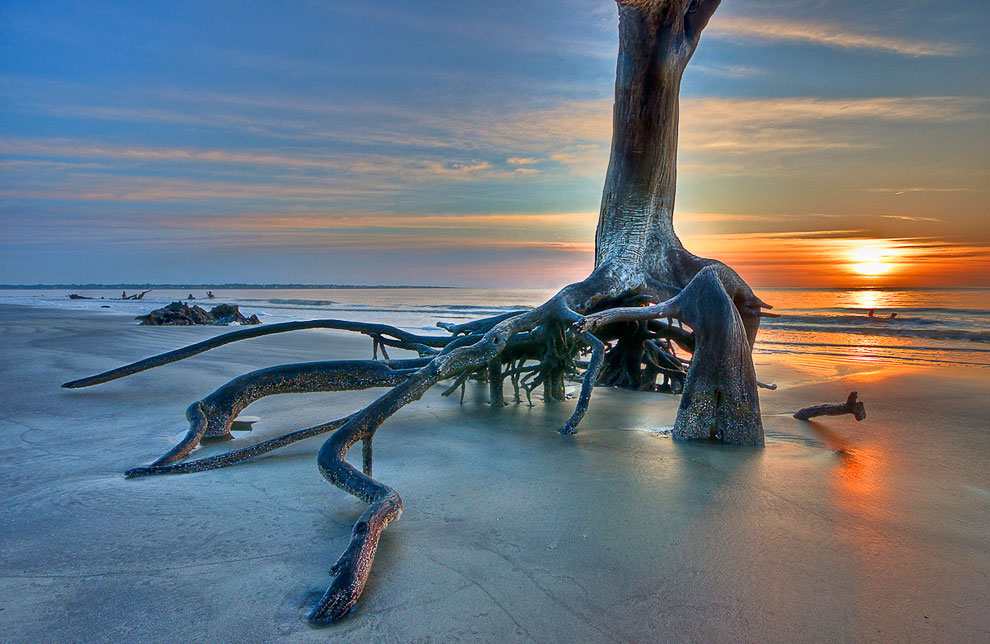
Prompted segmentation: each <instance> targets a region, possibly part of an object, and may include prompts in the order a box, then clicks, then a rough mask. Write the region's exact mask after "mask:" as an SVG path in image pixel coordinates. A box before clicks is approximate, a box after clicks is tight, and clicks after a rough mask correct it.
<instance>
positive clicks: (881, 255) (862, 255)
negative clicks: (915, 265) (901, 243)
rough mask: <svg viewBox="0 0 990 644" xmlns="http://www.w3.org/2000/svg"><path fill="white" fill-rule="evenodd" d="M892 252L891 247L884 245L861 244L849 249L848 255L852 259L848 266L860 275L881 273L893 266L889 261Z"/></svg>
mask: <svg viewBox="0 0 990 644" xmlns="http://www.w3.org/2000/svg"><path fill="white" fill-rule="evenodd" d="M894 254H895V252H894V250H893V249H891V248H887V247H884V246H875V245H869V246H861V247H859V248H856V249H854V250H852V251H850V253H849V256H850V258H851V259H852V261H853V263H852V264H851V265H850V268H852V270H854V271H855V272H857V273H859V274H860V275H868V276H875V275H883V274H884V273H887V272H889V271H890V269H892V268H893V267H894V265H893V264H892V263H891V262H890V259H891V258H892V257H893V255H894Z"/></svg>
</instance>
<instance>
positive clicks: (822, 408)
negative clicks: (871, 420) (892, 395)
mask: <svg viewBox="0 0 990 644" xmlns="http://www.w3.org/2000/svg"><path fill="white" fill-rule="evenodd" d="M856 395H857V394H856V392H855V391H854V392H852V393H850V394H849V398H847V399H846V402H844V403H843V404H841V405H815V406H814V407H805V408H804V409H802V410H800V411H799V412H798V413H796V414H794V417H795V418H797V419H798V420H809V419H811V418H814V417H815V416H841V415H842V414H852V415H853V416H855V417H856V420H863V419H864V418H866V407H865V406H864V405H863V401H861V400H856Z"/></svg>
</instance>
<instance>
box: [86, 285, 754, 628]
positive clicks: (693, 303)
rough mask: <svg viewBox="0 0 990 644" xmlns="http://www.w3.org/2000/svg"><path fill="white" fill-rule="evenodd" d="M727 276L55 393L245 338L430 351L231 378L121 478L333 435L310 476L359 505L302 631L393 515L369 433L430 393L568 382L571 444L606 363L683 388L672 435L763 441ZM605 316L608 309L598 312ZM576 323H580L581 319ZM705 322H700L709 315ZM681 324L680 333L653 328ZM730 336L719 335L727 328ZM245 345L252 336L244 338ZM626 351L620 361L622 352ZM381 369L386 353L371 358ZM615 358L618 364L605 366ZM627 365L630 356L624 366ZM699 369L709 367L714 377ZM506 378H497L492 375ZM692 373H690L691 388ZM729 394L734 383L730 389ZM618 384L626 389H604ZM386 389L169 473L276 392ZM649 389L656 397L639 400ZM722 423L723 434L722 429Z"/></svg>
mask: <svg viewBox="0 0 990 644" xmlns="http://www.w3.org/2000/svg"><path fill="white" fill-rule="evenodd" d="M733 276H734V273H729V272H727V271H726V270H724V269H723V268H722V267H721V265H707V266H706V267H705V268H703V269H702V270H700V271H699V272H698V274H697V275H696V276H695V277H694V278H693V279H692V280H691V281H690V282H689V284H688V285H687V286H686V287H685V288H684V289H682V290H681V291H680V293H679V294H678V295H677V296H675V297H674V298H671V299H670V300H666V301H664V302H661V303H659V304H656V305H652V306H633V307H622V306H621V305H622V304H626V303H641V302H643V301H644V299H649V300H653V301H655V300H656V297H655V296H648V297H646V298H644V293H642V292H639V291H636V290H634V291H632V292H630V291H629V290H628V289H625V288H623V287H622V285H621V283H620V282H618V281H617V280H616V279H615V278H614V274H613V273H612V272H611V271H609V270H608V269H607V268H602V269H600V270H598V271H596V272H595V273H593V274H592V276H591V277H589V278H588V279H587V280H585V281H584V282H580V283H577V284H573V285H571V286H568V287H566V288H564V289H563V290H561V292H560V293H558V294H557V295H556V296H555V297H554V298H552V299H550V300H549V301H548V302H546V303H545V304H543V305H542V306H540V307H538V308H536V309H533V310H531V311H525V312H513V313H510V314H505V315H501V316H496V317H494V318H488V319H486V320H478V321H476V322H471V323H467V324H460V325H441V326H442V327H443V328H445V329H447V330H448V331H449V332H450V333H451V335H450V336H449V337H433V336H416V335H413V334H408V333H406V332H403V331H400V330H398V329H393V328H392V327H386V326H384V325H366V324H354V325H352V324H345V323H342V322H341V321H337V320H332V321H330V320H317V321H313V322H305V323H288V324H286V325H272V326H271V327H268V328H267V329H266V330H267V331H268V333H244V332H243V330H238V331H234V332H232V333H229V334H226V335H224V336H219V337H216V338H212V339H211V340H208V341H206V342H201V343H197V344H194V345H192V346H190V347H186V348H184V349H179V350H176V351H172V352H169V353H166V354H162V355H161V356H155V357H152V358H148V359H146V360H142V361H140V362H137V363H134V364H133V365H128V366H127V367H122V368H120V369H115V370H113V371H109V372H106V374H101V375H100V376H94V377H91V378H85V379H82V380H77V381H74V382H73V383H68V384H69V385H71V386H73V387H81V386H87V385H89V384H95V383H98V382H106V381H107V380H112V379H115V378H119V377H121V376H122V375H127V374H128V373H136V372H137V371H141V370H144V369H148V368H151V367H153V366H158V365H162V364H167V363H169V362H174V361H176V360H180V359H182V358H183V357H188V356H191V355H195V354H197V353H201V352H202V351H206V350H208V349H211V348H215V347H218V346H222V345H224V344H227V343H230V342H234V341H237V340H241V339H246V338H248V337H257V336H259V335H268V334H270V333H278V332H285V331H292V330H297V329H301V328H334V329H346V330H354V331H358V332H361V333H365V334H366V335H369V337H371V338H372V342H373V347H374V353H375V354H377V351H378V350H379V349H381V350H382V351H383V354H384V345H385V344H386V341H387V343H388V344H389V345H390V346H398V347H399V348H405V349H413V350H416V349H417V348H419V347H429V348H431V349H433V350H436V351H438V352H437V353H436V354H435V355H432V356H428V357H421V358H416V359H409V360H387V359H386V360H335V361H325V362H310V363H301V364H292V365H282V366H278V367H270V368H266V369H259V370H257V371H254V372H251V373H248V374H245V375H243V376H240V377H239V378H235V379H234V380H232V381H230V382H229V383H227V384H225V385H223V386H222V387H220V388H219V389H217V390H216V391H214V392H213V393H212V394H210V395H209V396H207V397H206V398H204V399H203V400H201V401H198V402H196V403H193V404H192V405H191V406H190V407H189V409H188V410H187V418H188V419H189V421H190V428H189V431H188V432H187V435H186V437H185V438H184V439H183V440H182V441H180V443H179V444H178V445H176V447H175V448H173V449H172V450H170V451H169V452H168V453H167V454H165V455H164V456H162V457H161V458H159V459H158V460H156V461H155V462H154V463H153V464H152V465H150V466H147V467H138V468H134V469H132V470H129V471H128V472H127V473H126V475H127V476H128V477H141V476H150V475H158V474H181V473H189V472H199V471H204V470H209V469H216V468H220V467H226V466H229V465H234V464H237V463H242V462H245V461H247V460H250V459H252V458H255V457H257V456H259V455H261V454H265V453H267V452H270V451H272V450H275V449H278V448H280V447H282V446H285V445H288V444H291V443H293V442H295V441H298V440H302V439H305V438H310V437H312V436H316V435H319V434H322V433H326V432H331V431H332V432H333V433H332V434H331V436H330V438H329V439H327V441H326V442H325V444H324V445H323V447H322V448H321V450H320V453H319V457H318V463H319V467H320V471H321V473H322V474H323V476H324V477H325V478H326V479H327V480H328V481H329V482H331V483H333V484H334V485H336V486H337V487H339V488H341V489H343V490H344V491H346V492H348V493H350V494H352V495H354V496H356V497H358V498H360V499H361V500H363V501H365V502H366V503H368V504H369V507H368V509H367V511H366V512H365V513H364V514H363V515H362V516H361V518H360V519H359V520H358V522H357V524H356V525H355V527H354V530H353V532H352V536H351V542H350V545H348V547H347V548H346V549H345V551H344V553H343V554H342V555H341V556H340V558H339V559H338V561H337V563H336V564H335V565H334V567H333V569H332V570H331V572H332V574H333V576H334V578H333V581H332V583H331V585H330V587H329V588H328V590H327V592H326V593H325V595H324V596H323V598H322V599H321V600H320V602H319V604H318V605H317V606H316V608H315V609H314V610H313V612H312V614H311V615H310V618H311V619H313V620H314V621H334V620H336V619H339V618H340V617H342V616H343V615H345V614H347V612H348V611H349V610H350V608H351V607H352V606H353V605H354V603H355V602H356V601H357V598H358V596H359V595H360V593H361V591H362V589H363V588H364V585H365V583H366V581H367V577H368V573H369V571H370V569H371V563H372V561H373V559H374V555H375V552H376V550H377V547H378V540H379V538H380V536H381V533H382V531H383V530H385V528H387V527H388V525H389V524H390V523H391V522H392V521H395V520H396V519H397V518H398V517H399V515H400V514H401V510H402V500H401V498H400V497H399V495H398V493H397V492H396V491H395V490H393V489H392V488H390V487H388V486H387V485H385V484H383V483H381V482H379V481H377V480H375V479H374V478H372V467H373V463H372V460H373V459H372V457H373V452H372V444H373V440H374V435H375V432H376V431H377V429H378V427H380V426H381V424H382V423H383V422H384V421H385V420H386V419H387V418H388V417H390V416H391V415H392V414H394V413H395V412H396V411H397V410H398V409H400V408H402V407H403V406H405V405H407V404H409V403H410V402H413V401H415V400H418V399H419V398H420V397H421V396H422V395H423V394H424V393H425V392H426V391H427V390H428V389H429V388H430V387H432V386H433V385H435V384H437V383H438V382H440V381H442V380H451V381H452V382H453V384H452V385H451V386H450V387H449V389H448V391H447V392H445V393H452V392H453V391H456V389H457V388H458V387H463V385H464V383H465V382H466V381H467V380H468V379H469V378H471V377H472V376H473V377H478V378H487V380H488V384H489V394H490V401H491V403H492V404H493V405H499V406H500V405H503V404H505V401H504V394H503V387H504V382H505V380H506V379H509V380H510V381H511V382H512V384H513V386H514V387H515V389H516V401H517V402H518V401H519V390H520V389H522V390H524V391H525V392H526V395H527V399H529V396H530V393H531V392H532V390H533V389H534V388H536V387H538V386H542V387H543V389H544V399H545V400H547V401H550V400H562V399H563V398H564V395H563V388H564V380H565V378H569V377H570V378H573V377H575V376H577V375H580V376H581V391H580V395H579V397H578V400H577V404H576V406H575V409H574V412H573V413H572V415H571V416H570V418H568V419H567V421H566V422H565V423H564V425H563V426H562V427H561V428H560V432H561V433H563V434H572V433H574V432H575V431H576V429H577V426H578V424H579V423H580V422H581V420H582V418H583V417H584V415H585V413H586V411H587V409H588V406H589V403H590V399H591V393H592V390H593V388H594V386H595V384H596V383H600V382H602V379H601V376H600V374H603V373H604V371H605V367H606V366H607V362H608V359H609V358H608V356H610V355H611V356H613V358H612V362H613V366H615V365H618V366H619V367H620V368H621V369H622V371H623V373H625V374H626V377H627V378H628V381H627V382H628V383H629V384H636V383H638V384H636V386H637V388H646V387H644V386H643V383H644V382H651V383H652V382H654V381H655V380H656V378H657V377H658V375H663V376H664V377H665V378H669V379H673V378H678V379H679V382H682V383H686V386H685V395H684V396H682V401H681V408H680V409H679V411H678V418H677V424H675V434H676V435H677V436H679V437H685V438H695V437H699V436H700V437H704V438H717V439H720V440H723V441H728V442H737V443H748V444H758V443H760V442H762V427H761V425H760V424H759V406H758V400H756V397H755V386H756V385H755V375H754V373H753V370H752V361H751V359H750V358H749V349H750V346H749V342H748V338H747V335H746V331H745V328H744V325H743V323H742V320H741V317H740V314H739V312H738V310H737V308H736V305H735V304H734V303H733V300H732V299H731V297H730V295H729V293H728V292H727V291H726V287H725V282H728V283H730V284H732V283H733V282H732V280H733V279H734V278H733ZM615 304H618V305H620V306H617V307H614V308H605V309H604V310H602V307H603V306H605V307H608V306H612V305H615ZM578 311H582V312H588V311H597V312H596V313H590V314H588V315H587V316H582V315H581V314H580V313H579V312H578ZM713 311H714V312H716V314H715V315H714V316H713V315H712V312H713ZM663 318H668V319H670V320H674V319H676V320H684V322H685V323H687V324H688V325H689V326H690V327H691V329H692V330H686V329H684V328H682V327H680V326H675V325H674V324H673V323H672V322H670V321H668V322H664V321H663V320H662V319H663ZM727 328H728V329H729V333H728V335H726V329H727ZM247 331H249V332H254V331H257V329H248V330H247ZM673 342H676V343H677V344H678V345H680V346H681V348H685V347H687V348H691V349H694V350H695V356H696V358H697V356H706V359H705V361H704V362H703V363H700V362H699V361H698V360H697V359H695V360H692V361H690V365H691V366H690V368H689V369H688V371H687V373H686V374H685V372H684V369H683V363H684V362H685V361H683V360H682V359H681V358H678V357H677V356H676V355H675V354H674V348H673ZM630 347H631V348H632V349H631V350H630ZM582 350H584V351H588V350H590V353H591V356H590V359H589V360H588V362H587V363H581V366H583V367H584V370H583V374H580V372H579V370H578V363H579V361H578V356H579V354H580V352H581V351H582ZM384 355H386V356H387V354H384ZM614 356H622V360H621V361H620V360H617V359H616V358H614ZM630 356H632V357H630ZM705 365H717V368H716V369H715V373H711V372H709V371H708V370H706V366H705ZM505 366H508V368H507V369H506V368H504V367H505ZM692 373H693V374H694V375H693V376H692ZM740 383H741V384H740ZM612 384H625V383H612ZM371 387H390V388H391V389H389V391H387V392H386V393H385V394H384V395H382V396H381V397H380V398H378V399H377V400H376V401H375V402H373V403H371V404H370V405H368V406H367V407H365V408H364V409H361V410H359V411H357V412H356V413H354V414H351V415H350V416H347V417H346V418H343V419H340V420H337V421H333V422H329V423H324V424H321V425H317V426H315V427H310V428H308V429H303V430H299V431H296V432H292V433H289V434H286V435H284V436H279V437H277V438H273V439H269V440H267V441H263V442H261V443H258V444H256V445H252V446H249V447H245V448H242V449H238V450H234V451H231V452H228V453H225V454H220V455H217V456H211V457H208V458H202V459H198V460H194V461H189V462H185V463H178V462H177V461H179V460H181V459H182V458H183V457H185V456H186V455H188V454H189V452H190V451H191V450H192V449H193V448H194V447H195V446H196V445H197V444H198V443H199V442H200V440H203V439H208V438H211V439H227V438H231V434H230V426H231V423H232V422H233V419H234V418H235V417H236V416H237V415H238V414H239V413H240V412H241V411H242V410H243V409H244V408H245V407H247V406H248V405H249V404H250V403H252V402H254V401H256V400H258V399H260V398H262V397H264V396H269V395H275V394H283V393H304V392H327V391H349V390H357V389H366V388H371ZM649 388H650V389H655V387H652V385H651V387H649ZM726 418H728V419H730V420H729V421H728V422H726V421H725V420H724V419H726ZM358 441H362V442H363V446H364V447H363V450H362V461H363V467H362V470H363V471H358V470H357V469H355V468H354V467H353V466H351V465H350V464H348V463H347V462H346V461H345V455H346V454H347V451H348V450H349V449H350V448H351V447H352V446H353V445H354V444H355V443H357V442H358Z"/></svg>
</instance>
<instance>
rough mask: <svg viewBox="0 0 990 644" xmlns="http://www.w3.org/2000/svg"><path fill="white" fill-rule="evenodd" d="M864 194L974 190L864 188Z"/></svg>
mask: <svg viewBox="0 0 990 644" xmlns="http://www.w3.org/2000/svg"><path fill="white" fill-rule="evenodd" d="M864 190H865V191H866V192H880V193H888V194H892V195H903V194H909V193H918V192H935V193H941V192H976V190H975V189H974V188H925V187H914V188H865V189H864Z"/></svg>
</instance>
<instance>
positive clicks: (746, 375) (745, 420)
mask: <svg viewBox="0 0 990 644" xmlns="http://www.w3.org/2000/svg"><path fill="white" fill-rule="evenodd" d="M720 277H721V276H720V275H719V270H718V267H715V266H709V267H706V268H704V269H702V270H701V271H699V272H698V275H696V276H695V278H694V279H693V280H691V282H690V283H689V284H688V285H687V286H686V287H685V288H684V290H683V291H681V293H680V295H678V296H677V297H676V298H675V299H676V300H677V302H676V305H675V306H676V307H677V317H678V318H679V319H681V320H683V321H684V322H685V323H686V324H687V325H688V326H690V327H691V328H692V329H693V330H694V337H695V345H696V348H695V352H694V357H693V358H692V360H691V366H690V368H689V369H688V375H687V379H686V381H685V384H684V391H683V393H682V394H681V403H680V406H679V407H678V409H677V419H676V420H675V422H674V432H673V434H674V437H676V438H687V439H692V438H708V439H712V440H720V441H723V442H726V443H734V444H738V445H762V444H763V422H762V420H761V418H760V398H759V395H758V394H757V391H756V369H755V368H754V367H753V358H752V353H751V347H750V344H749V340H748V337H747V332H746V331H747V330H746V327H745V325H744V324H743V320H742V318H741V317H740V315H739V312H738V310H737V309H736V307H735V305H734V304H733V301H732V299H730V297H729V294H728V293H727V292H726V290H725V287H724V285H723V283H722V280H721V279H720Z"/></svg>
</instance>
